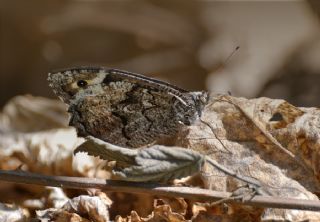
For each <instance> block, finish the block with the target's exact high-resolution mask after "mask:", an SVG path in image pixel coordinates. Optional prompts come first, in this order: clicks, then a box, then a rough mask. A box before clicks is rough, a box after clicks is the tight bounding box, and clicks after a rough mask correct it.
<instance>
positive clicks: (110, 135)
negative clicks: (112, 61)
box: [48, 67, 208, 148]
mask: <svg viewBox="0 0 320 222" xmlns="http://www.w3.org/2000/svg"><path fill="white" fill-rule="evenodd" d="M48 81H49V85H50V87H51V88H52V89H53V91H54V93H55V94H56V95H57V96H58V97H59V98H60V99H61V100H62V101H64V102H65V103H66V104H67V105H68V106H69V108H68V112H69V113H70V116H71V117H70V122H69V125H71V126H74V127H75V128H76V129H77V133H78V135H79V136H81V137H85V136H88V135H91V136H93V137H96V138H99V139H101V140H104V141H106V142H109V143H112V144H115V145H119V146H122V147H128V148H139V147H144V146H148V145H150V144H153V143H157V142H159V141H163V140H164V139H167V138H171V137H173V136H174V135H176V133H177V132H178V131H179V130H180V129H181V128H182V127H183V126H186V125H191V124H193V123H194V122H196V121H197V120H198V119H199V118H200V116H201V112H202V110H203V107H204V106H205V105H206V104H207V102H208V93H207V92H189V91H187V90H184V89H181V88H179V87H177V86H174V85H171V84H169V83H166V82H163V81H160V80H157V79H154V78H149V77H146V76H143V75H141V74H136V73H131V72H127V71H123V70H117V69H108V68H103V67H78V68H70V69H64V70H59V71H55V72H52V73H49V75H48Z"/></svg>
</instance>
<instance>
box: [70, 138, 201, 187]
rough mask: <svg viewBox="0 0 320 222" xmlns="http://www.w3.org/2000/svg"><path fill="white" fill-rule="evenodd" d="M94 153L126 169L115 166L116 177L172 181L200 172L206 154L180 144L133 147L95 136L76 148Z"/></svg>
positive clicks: (132, 179) (78, 150)
mask: <svg viewBox="0 0 320 222" xmlns="http://www.w3.org/2000/svg"><path fill="white" fill-rule="evenodd" d="M80 151H85V152H88V153H89V154H90V155H95V156H99V157H101V158H104V159H107V160H115V161H118V162H120V164H121V166H126V167H125V168H114V169H113V173H114V175H115V176H118V177H120V178H121V179H123V180H129V181H169V180H173V179H177V178H182V177H186V176H190V175H193V174H195V173H198V172H199V171H200V169H201V167H202V165H203V162H204V157H203V156H202V155H200V154H198V153H196V152H194V151H192V150H188V149H183V148H179V147H165V146H159V145H158V146H157V145H155V146H152V147H149V148H145V149H139V150H132V149H127V148H122V147H118V146H115V145H112V144H109V143H106V142H104V141H102V140H99V139H97V138H93V137H87V141H86V142H85V143H83V144H82V145H81V146H80V147H78V148H77V149H76V151H75V152H80Z"/></svg>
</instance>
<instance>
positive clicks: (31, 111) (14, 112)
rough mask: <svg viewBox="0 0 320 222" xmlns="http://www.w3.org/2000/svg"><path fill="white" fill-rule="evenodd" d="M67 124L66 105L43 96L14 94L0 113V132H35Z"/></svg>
mask: <svg viewBox="0 0 320 222" xmlns="http://www.w3.org/2000/svg"><path fill="white" fill-rule="evenodd" d="M67 125H68V115H67V113H66V105H65V104H64V103H63V102H61V101H59V100H53V99H48V98H43V97H34V96H30V95H26V96H16V97H14V98H13V99H11V100H10V101H9V102H8V103H7V104H6V105H5V106H4V107H3V110H2V113H1V114H0V133H3V132H36V131H43V130H49V129H55V128H62V127H67Z"/></svg>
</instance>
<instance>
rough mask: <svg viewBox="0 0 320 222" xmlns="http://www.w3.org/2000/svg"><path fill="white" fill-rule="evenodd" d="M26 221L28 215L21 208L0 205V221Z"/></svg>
mask: <svg viewBox="0 0 320 222" xmlns="http://www.w3.org/2000/svg"><path fill="white" fill-rule="evenodd" d="M25 220H26V215H25V214H24V212H23V210H22V209H21V208H20V207H17V206H14V205H8V204H3V203H0V221H4V222H7V221H8V222H9V221H15V222H23V221H25Z"/></svg>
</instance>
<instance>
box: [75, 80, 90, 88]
mask: <svg viewBox="0 0 320 222" xmlns="http://www.w3.org/2000/svg"><path fill="white" fill-rule="evenodd" d="M77 85H78V86H79V87H85V86H86V85H88V83H87V81H85V80H79V81H78V82H77Z"/></svg>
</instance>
